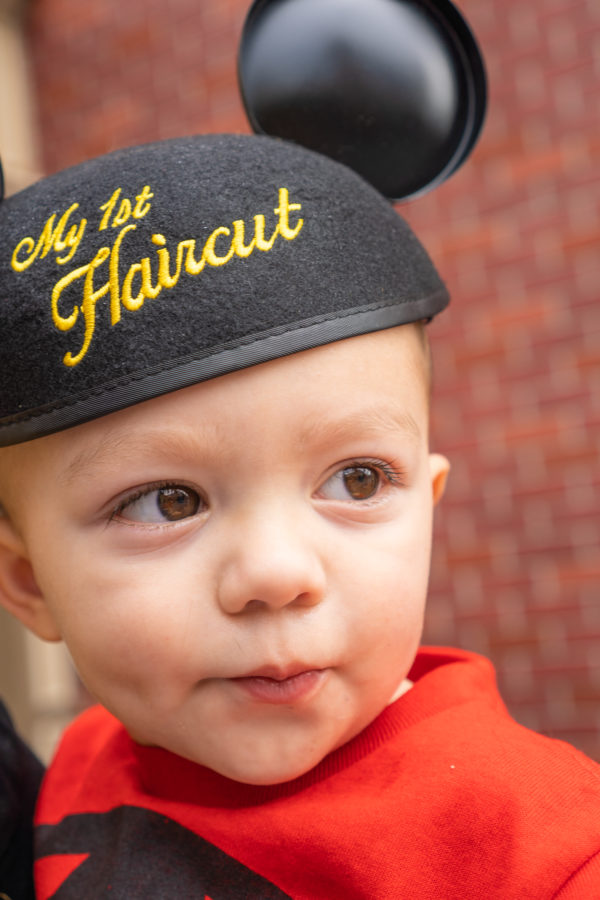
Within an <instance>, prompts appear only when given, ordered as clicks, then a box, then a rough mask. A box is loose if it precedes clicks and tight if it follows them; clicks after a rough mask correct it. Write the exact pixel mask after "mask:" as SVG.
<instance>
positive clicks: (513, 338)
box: [0, 0, 600, 760]
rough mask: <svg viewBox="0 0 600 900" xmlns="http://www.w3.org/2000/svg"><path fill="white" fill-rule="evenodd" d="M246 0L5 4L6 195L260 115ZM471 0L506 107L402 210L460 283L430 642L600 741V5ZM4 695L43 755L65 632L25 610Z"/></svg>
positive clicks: (68, 696) (1, 99) (587, 0)
mask: <svg viewBox="0 0 600 900" xmlns="http://www.w3.org/2000/svg"><path fill="white" fill-rule="evenodd" d="M368 2H369V0H365V3H367V4H368ZM248 6H249V0H126V2H123V0H86V2H82V0H29V2H28V0H0V111H1V115H0V154H1V155H2V160H3V164H4V168H5V175H6V180H7V187H8V191H9V192H12V191H15V190H18V189H20V188H22V187H24V186H25V185H26V184H27V183H29V182H30V181H32V180H35V179H36V178H38V177H40V176H41V175H43V174H48V173H51V172H54V171H56V170H57V169H61V168H64V167H66V166H69V165H72V164H74V163H78V162H80V161H81V160H84V159H86V158H88V157H91V156H96V155H98V154H101V153H105V152H107V151H110V150H113V149H116V148H118V147H123V146H127V145H130V144H135V143H140V142H145V141H152V140H156V139H159V138H167V137H172V136H177V135H183V134H190V133H196V132H207V131H248V130H249V129H248V126H247V123H246V120H245V116H244V114H243V111H242V107H241V103H240V99H239V94H238V88H237V81H236V52H237V45H238V41H239V36H240V32H241V28H242V24H243V20H244V17H245V14H246V11H247V8H248ZM459 6H460V9H461V10H462V11H463V13H464V14H465V16H466V17H467V19H468V21H469V22H470V24H471V26H472V28H473V29H474V32H475V34H476V36H477V38H478V40H479V42H480V45H481V47H482V50H483V54H484V57H485V61H486V65H487V70H488V76H489V90H490V105H489V113H488V118H487V122H486V125H485V127H484V131H483V135H482V137H481V139H480V141H479V144H478V145H477V147H476V149H475V152H474V155H473V156H472V157H471V159H470V160H469V161H468V162H467V163H466V164H465V166H464V167H463V168H462V169H460V170H459V171H458V173H457V174H455V175H454V176H453V177H452V178H451V180H450V181H448V182H447V183H446V184H444V185H443V186H442V187H440V188H438V189H436V190H435V191H433V192H432V193H430V194H428V195H426V196H424V197H422V198H419V199H417V200H414V201H412V202H410V203H406V204H403V205H402V207H401V211H402V214H403V215H404V216H406V217H407V218H408V219H409V220H410V222H411V224H412V225H413V227H414V228H415V229H416V231H417V233H418V234H419V236H420V237H421V239H422V240H423V242H424V243H425V245H426V246H427V248H428V249H429V251H430V253H431V255H432V256H433V258H434V260H435V262H436V263H437V265H438V268H439V269H440V272H441V273H442V276H443V277H444V279H445V280H446V282H447V284H448V286H449V288H450V292H451V294H452V296H453V303H452V304H451V306H450V308H449V310H448V311H446V312H445V313H444V314H443V315H442V316H441V317H439V318H438V319H437V320H436V321H435V322H434V324H433V325H432V326H431V329H430V334H431V339H432V345H433V352H434V360H435V398H434V405H433V426H432V443H433V445H434V448H435V449H437V450H439V451H441V452H443V453H445V454H447V455H448V456H449V457H450V459H451V461H452V465H453V469H452V476H451V480H450V482H449V486H448V490H447V494H446V497H445V499H444V502H443V504H442V507H441V508H440V510H439V512H438V516H437V521H436V526H435V527H436V538H437V539H436V543H435V551H434V559H433V571H432V581H431V598H430V603H429V610H428V616H427V623H426V633H425V639H426V641H427V642H428V643H436V644H453V645H457V646H459V647H463V648H467V649H471V650H476V651H480V652H482V653H485V654H487V655H488V656H489V657H491V659H492V660H493V661H494V663H495V664H496V667H497V670H498V676H499V681H500V686H501V690H502V692H503V695H504V697H505V700H506V702H507V704H508V706H509V708H510V710H511V712H512V713H513V715H514V716H515V717H516V718H517V720H519V721H520V722H523V723H524V724H525V725H528V726H529V727H532V728H534V729H536V730H539V731H542V732H544V733H546V734H549V735H551V736H553V737H557V738H561V739H565V740H568V741H570V742H572V743H573V744H575V745H576V746H577V747H579V748H581V749H582V750H584V751H585V752H586V753H588V754H589V755H590V756H592V757H593V758H595V759H597V760H600V596H599V595H600V552H599V550H600V539H599V538H600V525H599V521H598V512H599V510H600V465H599V463H600V303H599V302H598V301H599V299H600V297H599V295H600V3H599V2H598V0H527V2H526V3H524V2H523V0H461V2H460V3H459ZM0 695H2V696H3V697H4V698H5V699H6V700H7V702H8V704H9V706H10V708H11V710H12V712H13V714H14V715H15V718H16V720H17V722H18V724H19V727H20V728H21V730H22V731H23V732H24V733H25V734H26V735H27V736H28V738H29V739H30V740H31V741H33V743H34V744H35V746H36V748H37V749H38V751H39V752H40V753H41V754H42V755H44V756H47V755H48V754H49V752H50V751H51V748H52V746H53V745H54V743H55V741H56V738H57V735H58V733H59V731H60V729H61V728H62V726H63V725H64V724H65V723H66V722H67V721H68V720H69V719H70V718H71V716H72V715H73V714H74V712H75V711H77V710H78V709H79V708H80V707H81V705H82V704H84V703H85V702H86V700H85V695H84V693H83V691H82V690H81V688H80V687H79V686H78V684H77V681H76V679H75V677H74V675H73V673H72V670H71V668H70V665H69V662H68V660H67V659H66V655H65V653H64V651H62V649H61V648H60V647H57V646H55V645H53V646H49V645H43V644H42V643H41V642H39V641H37V640H36V639H34V638H31V637H27V636H26V635H25V634H24V633H23V632H22V631H21V629H20V628H19V627H17V626H16V625H14V624H13V623H12V622H10V621H9V620H8V618H7V616H5V615H3V616H2V617H1V618H0Z"/></svg>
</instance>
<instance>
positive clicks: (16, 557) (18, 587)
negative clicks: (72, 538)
mask: <svg viewBox="0 0 600 900" xmlns="http://www.w3.org/2000/svg"><path fill="white" fill-rule="evenodd" d="M0 604H2V606H3V607H4V608H5V609H6V610H8V612H9V613H11V614H12V615H13V616H15V617H16V618H17V619H19V621H20V622H22V623H23V625H25V626H26V627H27V628H29V630H30V631H33V633H34V634H37V636H38V637H40V638H42V639H43V640H45V641H60V640H61V635H60V633H59V631H58V630H57V628H56V625H55V624H54V620H53V618H52V616H51V614H50V610H49V609H48V607H47V605H46V601H45V599H44V595H43V594H42V592H41V590H40V588H39V586H38V584H37V581H36V580H35V575H34V574H33V568H32V565H31V562H30V560H29V557H28V555H27V550H26V548H25V545H24V543H23V541H22V539H21V538H20V537H19V535H18V534H17V532H16V530H15V528H14V526H13V525H12V523H11V521H10V519H8V518H7V516H6V515H4V514H3V513H2V512H1V511H0Z"/></svg>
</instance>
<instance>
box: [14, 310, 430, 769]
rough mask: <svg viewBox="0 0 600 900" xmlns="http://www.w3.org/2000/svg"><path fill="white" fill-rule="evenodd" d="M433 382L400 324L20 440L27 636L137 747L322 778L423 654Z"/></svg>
mask: <svg viewBox="0 0 600 900" xmlns="http://www.w3.org/2000/svg"><path fill="white" fill-rule="evenodd" d="M424 370H425V363H424V354H423V350H422V348H421V346H420V344H419V339H418V336H417V333H416V329H414V328H412V327H404V328H399V329H394V330H393V331H388V332H379V333H377V334H374V335H365V336H361V337H358V338H352V339H350V340H346V341H342V342H339V343H337V344H333V345H329V346H326V347H323V348H318V349H315V350H310V351H307V352H304V353H299V354H296V355H293V356H290V357H287V358H284V359H279V360H275V361H273V362H269V363H266V364H263V365H260V366H257V367H254V368H251V369H248V370H245V371H242V372H238V373H233V374H231V375H227V376H224V377H222V378H218V379H215V380H213V381H209V382H206V383H204V384H200V385H197V386H194V387H190V388H186V389H184V390H180V391H178V392H176V393H173V394H170V395H166V396H163V397H160V398H158V399H155V400H150V401H148V402H145V403H142V404H140V405H139V406H136V407H133V408H131V409H128V410H125V411H122V412H119V413H115V414H113V415H111V416H108V417H105V418H103V419H100V420H97V421H95V422H91V423H88V424H86V425H83V426H79V427H77V428H74V429H71V430H69V431H66V432H63V433H61V434H57V435H53V436H51V437H49V438H43V439H41V440H38V441H34V442H31V443H30V444H25V445H22V447H21V448H16V449H17V450H18V451H19V456H18V458H19V463H18V465H17V467H16V468H17V472H16V478H17V480H18V490H12V491H9V494H8V498H7V499H8V501H9V503H8V508H9V512H11V513H12V514H13V516H14V521H15V524H16V526H17V528H18V531H19V532H20V534H21V536H22V539H23V543H24V546H25V552H26V555H27V557H28V558H29V560H30V562H31V566H32V570H33V576H34V579H35V582H34V583H33V585H32V587H31V591H32V592H33V593H35V591H36V590H37V589H38V588H39V592H40V595H41V596H42V597H43V604H41V605H39V607H38V606H36V607H35V611H34V612H33V613H32V614H31V617H30V620H29V622H30V625H32V626H33V628H34V629H35V630H37V631H38V633H40V634H41V635H43V636H45V637H49V638H52V637H58V636H61V637H63V638H64V639H65V641H66V642H67V644H68V646H69V648H70V650H71V653H72V655H73V658H74V660H75V663H76V665H77V668H78V669H79V672H80V673H81V676H82V678H83V680H84V681H85V683H86V685H87V686H88V688H89V689H90V691H91V692H92V693H93V694H94V695H95V696H96V697H97V698H98V699H99V700H100V701H101V702H102V703H103V704H104V705H105V706H106V707H107V708H108V709H109V710H110V711H111V712H112V713H114V714H115V715H116V716H117V717H118V718H119V719H120V720H121V721H122V722H123V723H124V724H125V726H126V728H127V729H128V730H129V732H130V733H131V735H132V736H133V737H134V738H135V739H136V740H138V741H139V742H141V743H144V744H155V745H159V746H161V747H164V748H166V749H168V750H171V751H173V752H174V753H177V754H179V755H181V756H184V757H187V758H188V759H191V760H193V761H195V762H197V763H200V764H202V765H205V766H208V767H210V768H212V769H214V770H216V771H218V772H220V773H222V774H223V775H226V776H228V777H230V778H233V779H237V780H239V781H245V782H249V783H254V784H268V783H276V782H281V781H286V780H289V779H292V778H294V777H296V776H299V775H301V774H303V773H304V772H306V771H308V770H309V769H311V768H312V767H313V766H315V765H316V764H317V763H318V762H319V761H320V760H321V759H322V758H323V757H324V756H325V755H326V754H328V753H329V752H330V751H331V750H333V749H334V748H336V747H339V746H340V745H342V744H344V743H345V742H346V741H348V740H349V739H350V738H352V737H353V736H354V735H356V734H357V733H358V732H360V731H361V730H362V729H363V728H364V727H365V726H366V725H367V724H368V723H369V722H371V721H372V720H373V719H374V718H375V717H376V716H377V715H378V713H379V712H380V711H381V710H382V709H383V708H384V707H385V706H386V705H387V704H388V703H389V702H390V700H391V699H392V698H393V696H394V694H395V693H396V692H397V690H398V688H399V685H400V684H401V683H402V681H403V679H404V678H405V677H406V675H407V672H408V670H409V668H410V666H411V663H412V661H413V658H414V655H415V652H416V650H417V646H418V643H419V639H420V635H421V627H422V618H423V610H424V605H425V595H426V588H427V578H428V569H429V556H430V534H431V519H432V506H433V502H434V499H435V498H436V497H437V495H438V494H439V493H440V492H441V489H442V486H443V480H444V477H445V473H446V468H447V464H446V462H445V460H444V459H443V458H442V457H439V456H430V455H429V453H428V446H427V397H426V388H425V377H424ZM13 452H14V451H13ZM23 577H24V576H23ZM35 585H37V587H35Z"/></svg>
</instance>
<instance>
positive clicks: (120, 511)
mask: <svg viewBox="0 0 600 900" xmlns="http://www.w3.org/2000/svg"><path fill="white" fill-rule="evenodd" d="M204 506H205V503H204V501H203V500H202V499H201V497H200V495H199V494H198V493H197V492H196V491H195V490H193V489H192V488H189V487H186V486H185V485H180V484H178V485H169V486H166V487H159V488H151V489H150V490H147V491H142V492H139V493H137V494H136V495H135V496H133V497H130V498H129V499H127V500H125V502H124V503H122V504H121V505H120V506H119V507H117V509H116V510H115V512H114V514H113V515H114V518H118V519H124V520H126V521H129V522H144V523H150V524H160V523H164V522H179V521H180V520H181V519H187V518H189V517H190V516H195V515H196V513H197V512H199V511H200V510H201V509H202V508H203V507H204Z"/></svg>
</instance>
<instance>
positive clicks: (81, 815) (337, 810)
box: [36, 648, 600, 900]
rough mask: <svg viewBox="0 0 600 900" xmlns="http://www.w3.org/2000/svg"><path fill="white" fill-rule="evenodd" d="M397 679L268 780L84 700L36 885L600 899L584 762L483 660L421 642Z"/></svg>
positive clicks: (55, 794)
mask: <svg viewBox="0 0 600 900" xmlns="http://www.w3.org/2000/svg"><path fill="white" fill-rule="evenodd" d="M410 677H411V678H412V680H413V681H415V685H414V687H413V688H412V690H410V691H409V692H408V693H407V694H405V695H404V696H402V697H401V698H400V699H399V700H397V701H396V702H395V703H394V704H392V705H391V706H389V707H388V708H387V709H385V710H384V711H383V712H382V713H381V715H380V716H379V717H378V718H377V719H376V720H375V721H374V722H372V723H371V725H370V726H369V727H368V728H366V729H365V730H364V731H363V732H361V734H359V735H358V736H357V737H356V738H354V739H353V740H352V741H350V742H349V743H347V744H346V745H345V746H343V747H341V748H340V749H338V750H336V751H334V752H333V753H331V754H330V755H329V756H327V757H326V758H325V759H324V760H323V761H322V762H321V763H320V764H319V765H318V766H317V767H316V768H314V769H313V770H311V771H310V772H308V773H307V774H306V775H303V776H302V777H301V778H298V779H296V780H295V781H292V782H288V783H286V784H283V785H273V786H267V787H256V786H251V785H244V784H239V783H237V782H234V781H230V780H229V779H227V778H224V777H222V776H221V775H218V774H216V773H214V772H212V771H210V770H208V769H206V768H204V767H202V766H198V765H196V764H194V763H191V762H189V761H187V760H183V759H181V758H179V757H177V756H174V755H173V754H171V753H169V752H167V751H165V750H161V749H157V748H148V747H140V746H139V745H137V744H135V743H134V742H133V741H132V740H131V738H130V737H129V736H128V735H127V733H126V731H125V730H124V728H123V727H122V726H121V725H120V723H119V722H117V720H116V719H114V718H113V717H112V716H111V715H109V713H107V712H106V711H105V710H103V709H101V708H98V707H97V708H94V709H92V710H89V711H88V712H86V713H84V715H83V716H81V717H80V718H79V719H78V720H77V721H76V722H75V723H74V724H73V725H72V726H71V727H70V728H69V730H68V731H67V733H66V735H65V737H64V739H63V742H62V744H61V746H60V748H59V750H58V753H57V756H56V759H55V760H54V762H53V764H52V765H51V767H50V769H49V772H48V774H47V776H46V779H45V781H44V784H43V787H42V792H41V796H40V800H39V805H38V811H37V817H36V819H37V825H38V829H37V835H38V840H37V851H36V855H37V862H36V890H37V896H38V897H39V898H41V900H47V898H50V897H53V896H56V897H57V898H59V897H60V898H71V897H72V898H77V900H82V898H84V897H86V898H87V897H94V898H97V897H107V898H108V897H110V898H119V900H133V898H136V897H140V898H142V897H143V898H149V897H161V898H162V897H165V898H167V897H168V898H171V897H172V898H177V900H183V898H188V897H189V898H194V900H196V898H200V900H203V898H204V900H207V898H208V900H229V898H231V900H242V898H253V900H254V898H261V900H267V898H274V900H277V898H283V897H293V898H296V900H338V898H339V900H353V898H364V900H377V898H390V900H392V898H393V900H399V898H400V900H403V898H407V900H408V898H410V900H422V898H430V900H470V898H480V897H482V898H485V900H493V898H498V900H512V898H514V900H525V898H527V900H550V898H561V900H574V898H578V900H594V898H600V766H598V765H597V764H595V763H594V762H592V761H591V760H589V759H587V758H586V757H585V756H583V755H582V754H580V753H579V752H577V751H576V750H575V749H573V748H572V747H570V746H569V745H567V744H564V743H561V742H558V741H553V740H550V739H549V738H545V737H542V736H540V735H537V734H535V733H533V732H531V731H529V730H527V729H525V728H523V727H521V726H520V725H518V724H516V723H515V722H514V721H513V720H512V719H511V718H510V716H509V715H508V713H507V711H506V709H505V707H504V704H503V702H502V700H501V699H500V696H499V695H498V692H497V689H496V683H495V676H494V671H493V668H492V666H491V664H490V663H489V662H488V661H487V660H485V659H483V658H482V657H479V656H476V655H474V654H470V653H466V652H462V651H458V650H442V649H435V648H430V649H423V650H421V651H420V652H419V654H418V656H417V659H416V661H415V664H414V666H413V669H412V671H411V673H410ZM63 882H64V883H63ZM61 884H62V887H60V891H59V886H60V885H61Z"/></svg>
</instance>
